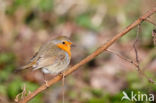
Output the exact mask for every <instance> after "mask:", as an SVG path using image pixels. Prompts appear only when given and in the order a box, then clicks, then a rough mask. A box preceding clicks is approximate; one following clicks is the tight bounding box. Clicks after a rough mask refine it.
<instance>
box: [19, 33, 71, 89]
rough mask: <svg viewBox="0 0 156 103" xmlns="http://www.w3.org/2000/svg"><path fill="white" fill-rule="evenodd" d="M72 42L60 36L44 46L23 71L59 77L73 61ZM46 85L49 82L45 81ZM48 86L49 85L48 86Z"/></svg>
mask: <svg viewBox="0 0 156 103" xmlns="http://www.w3.org/2000/svg"><path fill="white" fill-rule="evenodd" d="M71 45H72V42H71V41H70V40H69V38H68V37H65V36H59V37H57V38H55V39H52V40H50V41H48V42H47V43H45V44H44V45H42V46H41V47H40V49H39V50H38V52H36V53H35V55H34V56H33V57H32V58H31V59H30V61H29V62H28V64H26V65H25V66H23V67H21V69H22V70H23V69H28V68H32V69H33V70H38V69H40V70H41V71H42V72H43V73H44V74H47V73H50V74H53V75H57V74H59V73H62V72H63V71H65V70H66V69H67V67H68V65H69V63H70V60H71ZM45 82H46V85H47V81H46V80H45ZM47 86H48V85H47Z"/></svg>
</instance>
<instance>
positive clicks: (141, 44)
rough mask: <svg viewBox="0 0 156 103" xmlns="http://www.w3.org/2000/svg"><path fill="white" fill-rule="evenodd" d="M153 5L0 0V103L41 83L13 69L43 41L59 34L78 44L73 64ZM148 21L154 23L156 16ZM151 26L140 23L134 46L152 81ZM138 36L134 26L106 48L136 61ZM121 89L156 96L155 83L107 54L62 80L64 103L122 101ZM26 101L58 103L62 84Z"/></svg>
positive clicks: (147, 0)
mask: <svg viewBox="0 0 156 103" xmlns="http://www.w3.org/2000/svg"><path fill="white" fill-rule="evenodd" d="M155 5H156V1H155V0H0V103H13V102H14V99H15V97H16V95H17V94H19V93H21V92H22V88H23V86H24V84H25V85H26V90H27V91H34V90H35V89H36V88H38V87H39V86H40V85H41V84H42V83H43V75H42V73H41V72H40V71H31V70H25V71H22V72H20V73H14V70H15V69H17V68H18V67H20V66H23V65H25V64H26V63H27V62H28V61H29V59H30V58H31V57H32V56H33V54H34V53H35V52H36V51H37V50H38V49H39V47H40V46H41V45H42V44H43V43H45V42H46V41H48V40H51V39H53V38H55V37H56V36H58V35H65V36H68V37H70V38H71V40H72V41H73V42H74V44H76V46H75V47H73V48H72V60H71V63H70V66H72V65H74V64H76V63H78V62H79V61H80V60H82V59H83V58H85V57H86V56H87V55H89V54H90V53H92V52H93V51H94V50H96V49H97V48H98V47H99V46H100V45H102V44H104V43H106V42H107V41H108V40H110V39H111V38H112V37H113V36H114V35H115V34H116V33H118V32H120V31H122V30H123V29H124V28H126V26H128V25H129V24H131V23H132V22H133V21H135V20H136V19H137V18H138V17H139V16H141V15H142V14H144V13H145V12H146V11H147V10H149V9H151V8H152V7H154V6H155ZM150 19H151V20H152V21H153V22H156V14H155V15H153V16H152V17H151V18H150ZM154 28H156V27H154V26H153V25H152V24H149V23H147V22H143V23H142V24H141V33H140V34H141V35H139V41H138V43H137V48H138V52H139V60H140V66H141V68H142V69H143V71H144V72H145V73H146V75H148V76H149V77H150V78H152V79H153V80H156V79H155V78H156V72H155V71H156V48H155V47H154V44H153V41H152V30H153V29H154ZM136 34H137V28H135V29H133V30H132V31H130V32H129V33H128V34H127V35H125V36H124V37H122V38H121V39H120V40H119V41H118V42H116V43H114V44H113V45H112V46H111V47H110V48H109V49H110V50H113V51H114V52H116V53H119V54H122V55H123V56H124V57H126V58H130V59H132V60H135V53H134V50H133V46H132V45H133V43H134V41H135V38H136ZM47 76H48V78H49V79H50V78H52V76H51V75H47ZM122 91H126V92H127V93H129V94H128V95H130V92H131V91H134V92H136V93H137V92H138V91H140V92H141V93H146V94H149V93H153V94H156V85H154V84H150V83H149V82H148V81H147V80H146V79H145V78H143V77H142V76H140V75H139V73H138V71H137V69H136V68H135V67H134V66H133V65H132V64H129V63H127V62H125V61H124V60H122V59H120V58H119V57H117V56H115V55H113V54H110V53H108V52H104V53H103V54H101V55H99V56H98V57H96V58H95V59H93V60H92V61H90V62H89V63H87V64H86V65H84V66H82V67H81V68H79V69H78V70H77V71H75V72H74V73H72V74H71V75H70V76H68V77H67V78H66V79H65V103H120V102H121V98H122V96H123V94H122ZM155 96H156V95H155ZM155 99H156V98H155ZM123 102H126V103H128V102H129V101H126V100H125V101H123ZM29 103H62V84H61V82H58V83H56V84H55V85H53V86H52V87H50V88H48V89H47V90H45V91H44V92H42V93H40V94H39V95H37V96H36V97H35V98H33V99H32V100H31V101H30V102H29ZM129 103H130V102H129ZM137 103H143V102H137ZM146 103H148V102H146ZM149 103H150V102H149Z"/></svg>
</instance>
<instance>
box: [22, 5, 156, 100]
mask: <svg viewBox="0 0 156 103" xmlns="http://www.w3.org/2000/svg"><path fill="white" fill-rule="evenodd" d="M155 12H156V8H153V9H151V10H150V11H148V12H146V13H145V14H144V15H143V16H141V17H140V18H139V19H137V20H136V21H134V22H133V23H132V24H131V25H129V26H128V27H127V28H125V29H124V30H123V31H122V32H120V33H118V34H116V35H115V36H114V37H113V38H112V39H111V40H109V41H108V42H107V43H106V44H103V45H102V46H101V47H100V48H98V49H97V50H96V51H94V52H93V53H92V54H90V55H89V56H87V57H86V58H84V59H83V60H81V61H80V62H79V63H77V64H76V65H74V66H72V67H71V68H69V69H67V71H65V72H64V74H65V76H67V75H69V74H71V73H72V72H74V71H76V70H77V69H78V68H79V67H80V66H82V65H84V64H86V63H88V62H89V61H90V60H92V59H94V58H95V57H96V56H98V55H99V54H101V53H103V51H105V50H106V49H107V48H109V47H110V46H111V45H112V44H113V43H115V42H116V41H117V40H118V39H120V38H121V37H122V36H124V35H125V34H126V33H128V32H129V31H130V30H132V29H133V28H135V27H136V26H137V25H138V24H140V23H141V22H142V21H144V20H145V19H146V18H148V17H149V16H151V15H152V14H154V13H155ZM61 79H62V76H61V75H57V76H56V77H54V78H52V79H51V80H49V81H48V82H47V84H48V85H49V86H51V85H53V84H55V83H56V82H58V81H60V80H61ZM45 89H47V86H46V84H43V85H41V86H40V87H39V88H38V89H36V90H35V91H34V92H32V93H30V94H29V95H28V96H26V97H25V98H23V99H21V100H20V101H19V103H27V102H28V101H30V100H31V99H32V98H33V97H35V96H36V95H37V94H39V93H40V92H42V91H44V90H45Z"/></svg>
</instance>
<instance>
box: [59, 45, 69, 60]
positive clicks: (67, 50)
mask: <svg viewBox="0 0 156 103" xmlns="http://www.w3.org/2000/svg"><path fill="white" fill-rule="evenodd" d="M57 46H58V47H59V48H60V49H62V50H64V51H65V52H67V53H68V55H69V56H70V57H71V51H70V49H71V48H70V45H68V44H57Z"/></svg>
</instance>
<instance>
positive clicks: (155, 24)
mask: <svg viewBox="0 0 156 103" xmlns="http://www.w3.org/2000/svg"><path fill="white" fill-rule="evenodd" d="M145 21H147V22H149V23H151V24H153V25H154V26H156V23H154V22H153V21H151V20H150V19H148V18H147V19H145Z"/></svg>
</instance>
